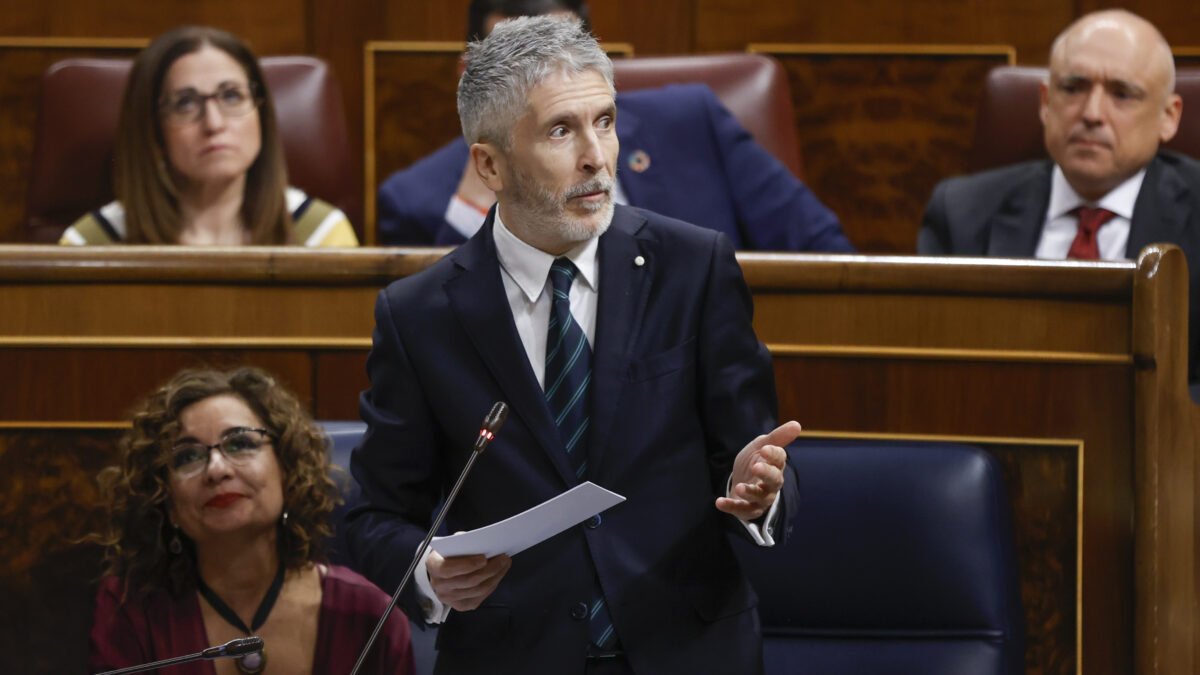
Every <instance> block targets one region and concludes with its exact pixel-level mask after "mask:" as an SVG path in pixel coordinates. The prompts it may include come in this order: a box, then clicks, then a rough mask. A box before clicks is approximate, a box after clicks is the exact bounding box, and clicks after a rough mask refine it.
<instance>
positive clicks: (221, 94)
mask: <svg viewBox="0 0 1200 675" xmlns="http://www.w3.org/2000/svg"><path fill="white" fill-rule="evenodd" d="M209 99H212V100H214V101H216V102H217V107H218V108H219V109H220V110H221V114H222V115H224V116H227V117H241V116H243V115H248V114H250V111H251V110H254V109H255V108H257V107H258V106H259V104H260V103H261V102H262V100H261V99H260V98H259V97H258V95H257V88H256V87H255V86H254V83H253V82H251V83H250V84H249V85H242V84H228V83H227V84H222V85H221V86H220V87H218V88H217V90H216V91H214V92H213V93H211V94H201V93H200V92H198V91H196V90H195V89H191V88H188V89H183V90H181V91H178V92H176V93H174V94H172V95H171V96H170V97H168V98H166V99H164V100H163V101H162V102H161V103H160V104H159V108H160V109H161V111H162V116H163V121H165V122H166V123H167V124H172V125H175V126H183V125H185V124H193V123H195V122H199V121H200V120H201V119H203V118H204V116H205V114H207V112H208V101H209Z"/></svg>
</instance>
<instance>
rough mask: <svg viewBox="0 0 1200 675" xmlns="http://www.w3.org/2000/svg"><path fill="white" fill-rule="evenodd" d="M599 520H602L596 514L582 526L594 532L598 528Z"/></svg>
mask: <svg viewBox="0 0 1200 675" xmlns="http://www.w3.org/2000/svg"><path fill="white" fill-rule="evenodd" d="M601 520H602V519H601V518H600V514H599V513H597V514H596V515H594V516H592V517H591V518H588V519H587V522H586V523H584V525H586V526H587V529H589V530H594V529H596V528H597V527H600V522H601Z"/></svg>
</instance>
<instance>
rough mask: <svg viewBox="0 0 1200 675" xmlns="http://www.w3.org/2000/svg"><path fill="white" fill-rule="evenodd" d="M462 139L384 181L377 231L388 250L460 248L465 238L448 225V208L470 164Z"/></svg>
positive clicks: (379, 201) (378, 206) (378, 197)
mask: <svg viewBox="0 0 1200 675" xmlns="http://www.w3.org/2000/svg"><path fill="white" fill-rule="evenodd" d="M467 154H468V151H467V145H466V142H464V141H463V139H462V138H461V137H459V138H456V139H454V140H453V141H451V142H450V143H448V144H446V145H444V146H442V147H441V148H439V149H438V150H436V151H435V152H433V153H432V154H430V155H427V156H425V157H422V158H421V159H419V160H417V161H416V162H414V163H413V164H412V166H409V167H408V168H406V169H403V170H401V171H397V172H396V173H394V174H392V175H391V176H389V177H388V179H387V180H385V181H384V182H383V183H382V184H381V185H380V186H379V191H378V193H377V199H376V205H377V209H376V210H377V219H376V225H377V231H378V232H379V241H380V243H381V244H384V245H386V246H441V245H446V244H459V243H462V242H463V241H464V237H463V236H462V235H461V234H459V233H458V232H457V231H455V230H454V228H453V227H451V226H450V224H449V223H447V222H446V218H445V215H446V206H447V205H448V204H449V203H450V198H451V197H453V196H454V191H455V190H457V189H458V181H459V180H460V179H461V178H462V172H463V168H464V167H465V166H466V164H467Z"/></svg>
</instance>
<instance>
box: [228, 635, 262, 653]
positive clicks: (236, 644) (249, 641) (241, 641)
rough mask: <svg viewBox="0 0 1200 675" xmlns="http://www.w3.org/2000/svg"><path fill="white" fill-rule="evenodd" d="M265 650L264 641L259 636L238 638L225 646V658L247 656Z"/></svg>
mask: <svg viewBox="0 0 1200 675" xmlns="http://www.w3.org/2000/svg"><path fill="white" fill-rule="evenodd" d="M262 648H263V639H262V638H260V637H258V636H251V637H244V638H237V639H236V640H230V641H229V642H226V643H225V645H224V646H223V648H222V649H223V650H224V652H225V656H245V655H246V654H253V653H254V652H261V651H262Z"/></svg>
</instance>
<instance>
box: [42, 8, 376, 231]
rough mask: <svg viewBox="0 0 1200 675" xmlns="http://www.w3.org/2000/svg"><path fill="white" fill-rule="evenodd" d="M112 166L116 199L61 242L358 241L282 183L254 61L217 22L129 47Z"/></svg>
mask: <svg viewBox="0 0 1200 675" xmlns="http://www.w3.org/2000/svg"><path fill="white" fill-rule="evenodd" d="M114 164H115V171H114V181H113V182H114V185H113V188H114V192H115V193H116V196H117V201H114V202H112V203H110V204H108V205H106V206H103V207H101V208H100V209H98V210H96V211H93V212H91V213H89V214H87V215H85V216H83V217H82V218H80V219H79V220H78V221H76V222H75V224H74V225H72V226H71V227H70V228H68V229H67V231H66V232H65V233H64V234H63V237H62V239H61V240H60V241H59V243H62V244H111V243H119V242H123V243H129V244H190V245H201V244H213V245H225V246H240V245H243V244H300V245H305V246H356V245H357V244H358V240H357V238H356V237H355V236H354V229H353V228H352V227H351V226H350V222H349V221H348V220H347V219H346V216H345V214H343V213H342V212H341V211H340V210H338V209H337V208H335V207H334V206H332V205H331V204H328V203H326V202H324V201H321V200H320V199H315V198H310V197H309V196H308V195H306V194H304V192H303V191H301V190H299V189H297V188H293V187H288V184H287V168H286V165H285V163H284V157H283V145H282V142H281V141H280V138H279V131H278V128H277V124H276V120H275V106H274V104H273V103H272V101H271V94H270V92H269V91H268V90H267V85H266V81H265V80H264V78H263V75H262V71H261V69H260V68H259V66H258V59H256V58H255V56H254V54H253V53H252V52H251V51H250V49H249V48H248V47H246V45H245V44H243V43H242V42H241V41H240V40H239V39H238V38H237V37H235V36H234V35H232V34H230V33H227V32H225V31H223V30H218V29H216V28H207V27H196V26H184V27H181V28H176V29H175V30H172V31H170V32H167V33H164V34H162V35H160V36H159V37H157V38H156V39H155V40H154V41H153V42H151V43H150V45H149V46H148V47H146V48H145V49H144V50H142V52H141V53H140V54H138V56H137V59H136V60H135V61H134V63H133V71H132V72H131V73H130V76H129V82H128V84H127V85H126V87H125V94H124V97H123V99H122V102H121V115H120V119H119V120H118V122H117V135H116V146H115V149H114Z"/></svg>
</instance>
